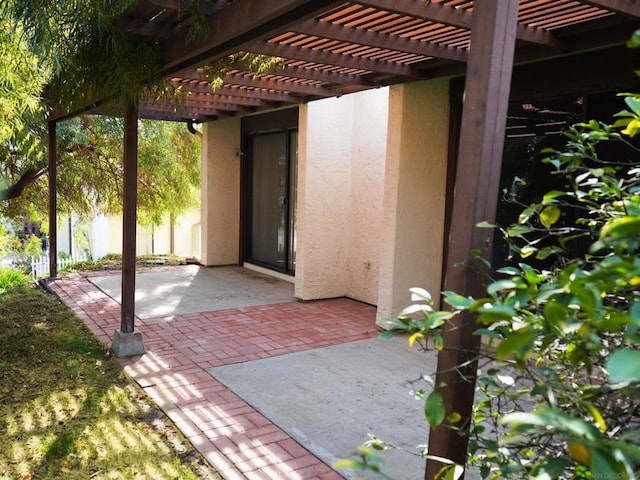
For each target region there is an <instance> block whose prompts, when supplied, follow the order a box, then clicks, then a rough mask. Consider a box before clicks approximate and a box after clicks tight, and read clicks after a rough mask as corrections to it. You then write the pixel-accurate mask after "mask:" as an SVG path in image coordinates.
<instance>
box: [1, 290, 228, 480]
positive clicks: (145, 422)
mask: <svg viewBox="0 0 640 480" xmlns="http://www.w3.org/2000/svg"><path fill="white" fill-rule="evenodd" d="M106 352H107V347H106V346H104V345H101V344H99V343H98V342H97V341H96V340H95V339H94V338H93V336H92V335H91V334H90V332H89V331H88V330H87V329H86V328H85V326H84V324H83V323H82V321H81V320H80V319H79V318H78V317H77V316H76V315H75V314H74V313H73V312H72V311H71V310H69V309H68V308H67V307H66V306H65V305H63V304H62V303H61V302H60V300H59V299H58V298H57V297H55V296H53V295H48V294H46V293H43V292H42V291H40V290H38V289H36V288H32V287H18V288H14V289H11V290H8V291H6V292H4V293H1V294H0V479H11V480H14V479H18V480H20V479H21V480H30V479H111V478H118V479H178V478H179V479H213V478H215V479H219V478H220V477H219V476H218V475H217V474H216V472H215V471H214V470H213V469H212V468H211V467H210V466H209V465H208V464H207V463H206V462H204V461H203V459H202V457H201V456H199V454H198V453H197V452H196V451H195V449H194V448H193V447H192V445H191V444H189V443H188V442H187V441H186V440H185V439H184V437H183V436H182V435H181V434H180V432H179V431H178V430H177V429H176V428H175V426H173V424H172V423H171V422H170V421H169V420H168V418H167V417H165V416H164V414H163V413H162V412H161V411H160V410H159V409H158V408H157V407H156V406H155V404H153V403H152V402H151V401H150V400H149V399H148V398H147V397H146V395H145V394H144V393H143V392H142V391H141V390H140V389H139V388H138V387H137V386H136V385H135V384H134V383H132V382H131V381H129V380H128V379H127V378H126V377H125V376H124V374H123V373H122V369H121V368H120V366H119V364H118V362H117V361H116V360H115V359H113V358H109V357H108V356H106Z"/></svg>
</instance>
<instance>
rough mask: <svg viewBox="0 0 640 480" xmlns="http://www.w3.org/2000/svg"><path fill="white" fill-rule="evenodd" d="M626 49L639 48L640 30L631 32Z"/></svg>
mask: <svg viewBox="0 0 640 480" xmlns="http://www.w3.org/2000/svg"><path fill="white" fill-rule="evenodd" d="M627 47H629V48H638V47H640V30H636V31H635V32H633V35H632V36H631V38H630V39H629V41H628V42H627Z"/></svg>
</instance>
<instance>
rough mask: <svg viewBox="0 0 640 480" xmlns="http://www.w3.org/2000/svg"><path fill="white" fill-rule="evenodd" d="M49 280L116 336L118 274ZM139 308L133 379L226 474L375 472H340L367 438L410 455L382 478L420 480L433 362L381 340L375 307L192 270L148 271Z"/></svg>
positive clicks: (305, 476)
mask: <svg viewBox="0 0 640 480" xmlns="http://www.w3.org/2000/svg"><path fill="white" fill-rule="evenodd" d="M50 286H51V288H52V289H53V290H54V292H56V293H57V294H58V295H59V296H60V298H61V299H62V300H63V301H64V302H65V303H66V304H67V305H68V306H69V307H71V308H72V309H73V310H74V311H75V312H76V313H77V314H78V315H79V316H80V317H81V318H82V319H83V320H84V322H85V323H86V324H87V326H88V327H89V328H90V329H91V331H92V332H93V333H94V334H95V335H96V336H97V337H98V338H99V339H100V340H101V341H104V342H105V343H107V344H109V343H110V342H111V338H112V336H113V333H114V330H116V329H118V328H119V325H120V305H119V304H118V302H117V299H118V296H119V286H120V275H119V272H107V273H105V272H97V273H91V274H88V275H80V274H70V275H65V276H63V277H61V278H60V279H58V280H56V281H55V282H52V283H51V284H50ZM136 312H137V314H138V318H137V319H136V328H137V329H138V330H139V331H140V332H141V333H142V335H143V338H144V343H145V347H146V350H147V353H146V354H145V355H143V356H138V357H133V358H129V359H121V363H122V365H123V367H124V368H125V371H126V372H127V374H128V375H130V376H131V377H132V378H133V379H134V380H135V381H136V382H137V383H138V384H139V385H140V387H141V388H143V389H144V391H145V392H146V393H147V394H148V395H149V396H150V397H151V398H152V399H153V400H154V401H155V402H156V403H157V404H158V405H159V406H160V407H161V408H162V409H163V410H164V411H165V413H166V414H167V415H168V416H169V418H171V420H172V421H173V422H174V423H175V424H176V425H177V426H178V428H179V429H180V430H181V431H182V432H183V433H184V434H185V436H186V437H187V438H188V439H189V440H190V441H191V442H192V443H193V445H194V446H195V447H196V448H197V449H198V450H199V451H200V452H201V453H202V454H203V455H204V456H205V458H206V459H207V460H208V461H209V462H210V463H211V464H212V465H213V466H214V467H215V468H216V469H217V470H218V471H219V472H220V474H221V475H222V476H223V477H224V478H225V479H294V480H311V479H339V478H371V479H374V478H378V477H377V476H375V475H373V474H361V473H359V472H356V473H354V472H349V471H340V472H337V471H335V470H334V469H332V468H331V465H332V464H333V463H334V462H335V461H336V460H337V459H339V458H345V457H349V456H350V455H351V454H352V452H353V451H354V449H355V447H356V446H357V445H358V444H360V443H362V442H364V441H365V440H366V439H367V433H373V434H375V435H376V436H378V437H379V438H382V439H384V440H387V441H389V442H391V443H395V444H398V445H399V446H401V447H404V448H406V449H407V450H408V451H404V450H394V451H391V452H386V453H385V454H383V455H384V456H383V457H382V458H383V460H384V463H383V471H384V472H385V473H386V474H388V475H390V476H392V477H393V478H396V479H398V480H411V479H418V478H422V477H423V475H424V461H423V460H422V459H421V458H420V457H418V456H417V455H416V454H415V453H416V452H417V450H416V449H415V446H416V445H419V444H425V443H426V441H427V433H428V429H427V427H426V424H425V421H424V416H423V413H422V405H421V402H418V401H416V400H415V399H414V398H413V396H412V395H410V393H409V392H410V390H411V388H412V387H411V383H410V382H411V381H413V380H416V379H417V378H419V376H420V374H422V373H431V372H432V371H433V370H434V366H435V358H433V357H432V356H429V355H427V354H425V353H422V352H419V351H415V350H411V349H409V348H408V347H407V345H406V339H403V338H397V339H392V340H380V339H377V338H376V337H377V335H378V333H379V331H378V328H377V327H376V325H375V308H374V307H372V306H370V305H365V304H362V303H359V302H356V301H353V300H349V299H344V298H343V299H333V300H319V301H314V302H306V303H303V302H297V301H295V299H294V298H293V285H291V284H289V283H287V282H284V281H280V280H276V279H273V278H271V277H268V276H265V275H262V274H258V273H256V272H251V271H249V270H246V269H242V268H240V267H219V268H210V269H205V268H199V267H197V266H184V267H157V268H154V269H152V270H151V269H147V270H143V271H141V272H139V275H137V280H136ZM422 386H423V385H418V386H416V388H419V387H422Z"/></svg>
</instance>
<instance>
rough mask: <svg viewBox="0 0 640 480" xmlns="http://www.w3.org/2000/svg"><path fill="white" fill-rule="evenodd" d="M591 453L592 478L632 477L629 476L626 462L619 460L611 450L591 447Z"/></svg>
mask: <svg viewBox="0 0 640 480" xmlns="http://www.w3.org/2000/svg"><path fill="white" fill-rule="evenodd" d="M589 453H591V477H592V478H611V477H612V475H615V478H629V479H630V478H631V477H629V476H627V475H626V474H627V470H626V468H625V467H624V464H622V463H621V462H619V461H618V460H617V459H616V458H615V457H614V456H613V455H612V453H611V452H610V451H606V450H602V449H595V448H589Z"/></svg>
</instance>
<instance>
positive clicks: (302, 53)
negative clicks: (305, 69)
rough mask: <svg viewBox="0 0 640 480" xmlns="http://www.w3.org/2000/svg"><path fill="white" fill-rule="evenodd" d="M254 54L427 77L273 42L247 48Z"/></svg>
mask: <svg viewBox="0 0 640 480" xmlns="http://www.w3.org/2000/svg"><path fill="white" fill-rule="evenodd" d="M247 50H248V51H250V52H253V53H262V54H264V55H271V56H274V57H282V58H285V59H292V60H294V59H295V60H302V61H305V62H310V63H320V64H322V65H337V66H339V67H345V68H349V69H352V70H355V71H359V72H362V73H364V72H376V73H382V74H387V75H393V76H398V77H406V78H411V79H415V80H419V79H420V80H421V79H424V78H425V76H424V75H423V74H422V73H421V72H419V71H416V70H414V69H413V68H411V66H410V65H407V64H400V63H394V62H385V61H384V60H373V59H370V58H365V57H359V56H352V55H345V54H342V53H333V52H328V51H323V50H316V49H313V48H300V47H294V46H290V45H278V44H276V43H272V42H260V43H257V44H252V45H250V46H248V47H247Z"/></svg>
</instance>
